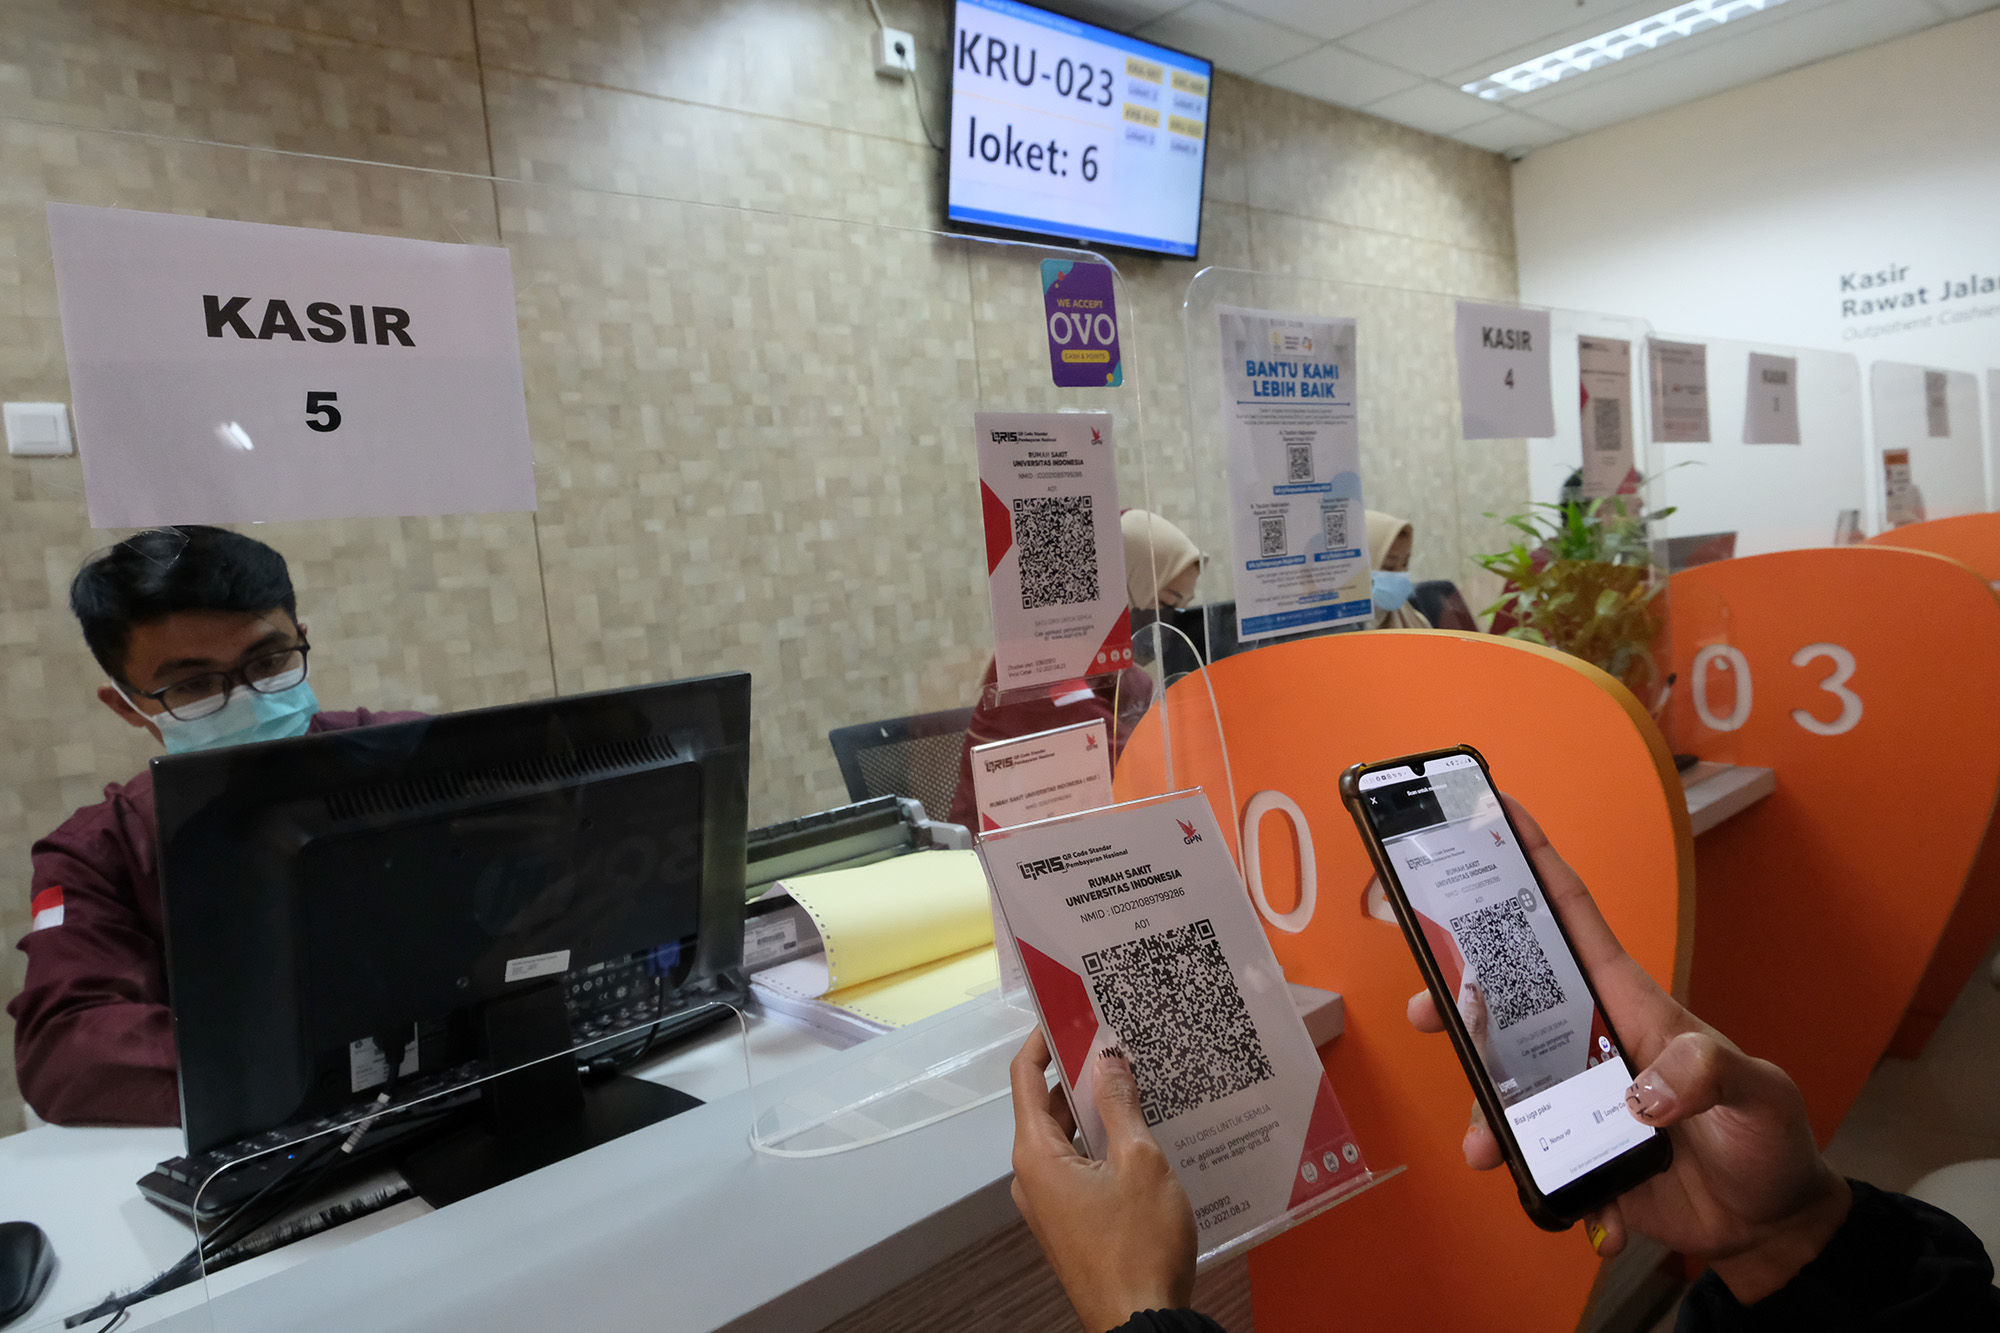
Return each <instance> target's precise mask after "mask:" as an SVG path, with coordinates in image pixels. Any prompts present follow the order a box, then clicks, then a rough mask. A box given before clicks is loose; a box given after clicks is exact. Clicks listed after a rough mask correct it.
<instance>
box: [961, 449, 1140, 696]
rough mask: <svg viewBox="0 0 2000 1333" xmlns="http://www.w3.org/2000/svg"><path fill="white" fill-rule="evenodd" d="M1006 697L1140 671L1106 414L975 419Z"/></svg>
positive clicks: (997, 653) (996, 642)
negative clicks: (1134, 666)
mask: <svg viewBox="0 0 2000 1333" xmlns="http://www.w3.org/2000/svg"><path fill="white" fill-rule="evenodd" d="M973 434H974V436H975V438H976V441H977V444H978V449H979V496H980V507H981V509H982V511H983V513H984V516H985V527H986V570H987V591H988V595H989V597H990V599H991V602H992V606H993V661H994V669H995V676H996V679H997V682H998V685H999V689H1000V692H1001V694H1002V695H1006V694H1008V693H1010V692H1012V691H1016V690H1022V689H1028V688H1031V687H1033V686H1036V685H1048V684H1057V683H1060V682H1062V681H1066V680H1078V679H1082V678H1084V677H1088V676H1102V675H1109V674H1111V673H1114V672H1117V671H1120V670H1123V669H1124V668H1125V667H1128V666H1130V665H1131V664H1132V618H1131V616H1130V615H1129V614H1128V607H1127V603H1126V593H1125V546H1124V538H1123V536H1122V535H1121V533H1120V531H1119V527H1118V473H1117V463H1116V458H1117V455H1116V451H1115V450H1114V449H1113V448H1112V444H1111V414H1110V413H1109V412H981V413H978V414H977V415H976V416H975V417H974V418H973Z"/></svg>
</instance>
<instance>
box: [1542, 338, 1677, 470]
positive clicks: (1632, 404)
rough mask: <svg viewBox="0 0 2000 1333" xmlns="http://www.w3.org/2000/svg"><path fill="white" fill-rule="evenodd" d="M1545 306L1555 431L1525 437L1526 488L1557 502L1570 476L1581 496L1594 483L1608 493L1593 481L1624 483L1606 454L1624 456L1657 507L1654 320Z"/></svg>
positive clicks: (1659, 459)
mask: <svg viewBox="0 0 2000 1333" xmlns="http://www.w3.org/2000/svg"><path fill="white" fill-rule="evenodd" d="M1526 308H1527V309H1538V307H1532V306H1530V307H1526ZM1547 313H1548V316H1549V380H1550V385H1551V387H1552V389H1553V390H1554V398H1555V424H1556V433H1555V435H1554V436H1553V437H1551V438H1549V439H1545V440H1541V439H1535V440H1529V441H1528V442H1527V446H1528V468H1529V478H1530V480H1529V486H1530V494H1531V495H1532V497H1533V498H1534V500H1535V501H1536V502H1537V503H1540V504H1554V503H1556V502H1558V501H1560V500H1562V499H1563V498H1564V488H1565V487H1567V486H1571V485H1572V484H1582V485H1583V486H1584V488H1585V494H1586V498H1595V496H1593V495H1591V494H1590V492H1592V491H1593V490H1594V491H1595V492H1596V493H1597V494H1606V493H1609V492H1607V491H1606V489H1605V486H1604V485H1602V484H1599V485H1595V486H1593V485H1592V484H1591V483H1593V482H1599V481H1600V480H1601V481H1602V482H1610V483H1611V484H1612V486H1613V487H1614V488H1615V486H1617V485H1619V484H1622V481H1620V482H1613V481H1612V478H1613V477H1614V476H1615V475H1616V474H1617V473H1618V471H1619V469H1618V467H1617V466H1616V465H1615V464H1614V463H1612V462H1611V459H1612V457H1615V458H1616V459H1617V461H1618V462H1625V461H1627V459H1628V458H1629V463H1630V467H1631V468H1632V469H1633V470H1636V471H1637V472H1638V473H1639V477H1640V485H1641V487H1642V493H1641V502H1642V503H1645V504H1647V505H1648V506H1649V507H1656V506H1657V505H1658V504H1659V496H1660V489H1661V486H1660V482H1659V480H1658V478H1659V477H1660V474H1661V472H1662V470H1663V469H1664V468H1665V466H1666V460H1665V458H1664V457H1663V455H1662V452H1661V446H1660V444H1659V442H1658V441H1656V440H1655V439H1654V438H1653V424H1652V423H1653V415H1652V399H1653V385H1652V376H1651V375H1650V374H1649V373H1648V370H1647V352H1646V347H1647V343H1648V341H1649V340H1650V339H1651V337H1652V336H1653V330H1652V326H1651V325H1649V324H1647V323H1646V321H1644V320H1642V319H1635V318H1630V317H1626V316H1620V315H1600V314H1592V313H1589V312H1586V311H1581V310H1550V311H1548V312H1547ZM1586 344H1588V345H1586ZM1586 358H1588V359H1589V362H1590V365H1589V369H1588V372H1587V373H1586V368H1585V360H1586ZM1621 394H1622V398H1621V397H1619V396H1618V395H1621ZM1613 404H1616V405H1615V406H1613ZM1586 417H1588V418H1589V421H1590V432H1589V438H1588V443H1586V438H1585V430H1584V421H1585V418H1586Z"/></svg>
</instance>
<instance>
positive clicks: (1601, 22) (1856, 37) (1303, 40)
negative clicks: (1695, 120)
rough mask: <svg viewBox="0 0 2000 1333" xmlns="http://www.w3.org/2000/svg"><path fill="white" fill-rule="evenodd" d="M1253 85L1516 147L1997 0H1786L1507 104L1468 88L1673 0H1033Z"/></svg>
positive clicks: (1508, 149) (1490, 145) (1524, 148)
mask: <svg viewBox="0 0 2000 1333" xmlns="http://www.w3.org/2000/svg"><path fill="white" fill-rule="evenodd" d="M1040 3H1044V4H1047V5H1048V6H1049V7H1050V8H1053V9H1059V10H1061V11H1063V12H1064V13H1067V14H1070V15H1072V16H1074V17H1076V18H1081V19H1086V20H1089V21H1091V22H1094V23H1100V24H1103V25H1105V26H1107V27H1112V28H1117V29H1118V30H1120V31H1122V32H1128V33H1132V34H1134V35H1135V36H1139V37H1144V38H1147V39H1149V40H1151V41H1156V42H1159V43H1160V44H1161V45H1163V46H1172V47H1177V48H1179V49H1181V50H1184V51H1191V52H1193V53H1195V54H1196V55H1201V56H1206V57H1207V58H1209V59H1211V60H1213V61H1214V62H1215V63H1216V64H1217V65H1218V66H1219V67H1220V68H1222V69H1226V70H1229V71H1230V72H1231V73H1235V74H1241V75H1244V76H1245V77H1247V78H1252V79H1255V80H1257V81H1258V82H1260V83H1267V84H1271V85H1273V86H1274V87H1279V88H1286V89H1290V90H1291V91H1292V92H1296V93H1304V94H1305V95H1307V96H1308V97H1316V98H1319V99H1320V100H1322V101H1326V102H1333V103H1337V104H1338V105H1340V106H1347V107H1354V108H1355V109H1357V110H1361V111H1366V112H1368V113H1369V114H1370V115H1374V116H1381V117H1382V118H1384V119H1385V120H1394V121H1399V122H1401V123H1402V124H1405V125H1411V126H1414V127H1415V128H1417V129H1420V130H1428V131H1429V132H1431V133H1433V134H1442V135H1445V136H1446V137H1448V138H1453V139H1459V140H1462V141H1464V142H1466V143H1469V144H1473V145H1475V146H1477V147H1480V148H1485V149H1490V150H1491V151H1493V152H1500V153H1508V154H1510V155H1512V156H1516V157H1518V156H1521V155H1522V154H1524V153H1527V152H1529V151H1532V150H1533V149H1536V148H1540V147H1542V146H1544V145H1546V144H1552V143H1555V142H1557V141H1558V140H1561V139H1567V138H1569V137H1570V136H1571V135H1574V134H1580V133H1582V132H1584V131H1586V130H1594V129H1599V128H1602V127H1603V126H1606V125H1611V124H1615V123H1616V122H1618V121H1621V120H1629V119H1631V118H1632V117H1634V116H1641V115H1645V114H1646V113H1647V112H1649V111H1659V110H1661V109H1663V108H1666V107H1670V106H1674V105H1676V104H1678V103H1681V102H1691V101H1693V100H1694V99H1696V98H1698V97H1706V96H1708V95H1709V94H1710V93H1718V92H1721V91H1722V90H1724V89H1725V88H1734V87H1736V86H1738V85H1739V84H1745V83H1751V82H1754V81H1755V80H1757V79H1761V78H1764V77H1766V76H1768V75H1772V74H1777V73H1780V72H1781V71H1784V70H1788V69H1793V68H1796V67H1797V66H1800V65H1809V64H1811V63H1813V62H1814V61H1817V60H1825V59H1827V58H1828V57H1829V56H1836V55H1840V54H1841V53H1842V52H1846V51H1853V50H1857V49H1859V48H1861V47H1864V46H1872V45H1874V44H1875V43H1876V42H1881V41H1887V40H1888V39H1889V38H1891V37H1899V36H1902V35H1903V34H1904V33H1910V32H1916V31H1917V30H1919V29H1921V28H1928V27H1931V26H1932V25H1933V24H1938V23H1944V22H1946V21H1948V20H1950V19H1954V18H1962V17H1964V16H1965V15H1968V14H1972V13H1976V12H1978V11H1979V10H1982V9H1990V8H1993V7H1994V6H1996V5H2000V0H1785V2H1784V3H1782V4H1779V5H1778V6H1777V7H1776V8H1771V9H1766V10H1764V11H1762V12H1761V13H1757V14H1754V15H1751V16H1749V17H1746V18H1740V19H1737V20H1735V21H1734V22H1731V23H1729V24H1727V25H1725V26H1722V27H1719V28H1713V29H1710V30H1708V31H1705V32H1700V33H1697V34H1695V35H1694V36H1692V37H1688V38H1685V39H1683V40H1681V41H1678V42H1673V43H1671V44H1669V45H1667V46H1665V47H1663V48H1662V49H1659V50H1656V51H1650V52H1647V53H1645V54H1643V55H1638V56H1631V57H1628V58H1626V59H1624V60H1620V61H1617V62H1614V63H1612V64H1609V65H1605V66H1602V67H1600V68H1598V69H1594V70H1591V71H1590V72H1589V73H1587V74H1578V75H1574V76H1572V77H1570V78H1567V79H1564V80H1562V81H1561V82H1559V83H1555V84H1552V85H1550V86H1548V87H1545V88H1538V89H1536V90H1535V91H1534V92H1531V93H1523V94H1520V95H1517V96H1514V97H1510V98H1508V99H1506V100H1505V101H1504V102H1489V101H1483V100H1481V99H1480V98H1477V97H1473V96H1470V95H1468V94H1466V93H1462V92H1460V91H1459V85H1460V84H1464V83H1470V82H1472V81H1473V80H1474V79H1478V78H1482V77H1484V76H1486V75H1488V74H1491V73H1494V72H1495V71H1497V70H1502V69H1506V68H1507V67H1509V66H1511V65H1515V64H1519V63H1520V62H1521V61H1524V60H1527V59H1530V58H1531V57H1534V56H1539V55H1542V54H1544V53H1546V52H1549V51H1553V50H1557V49H1560V48H1562V47H1565V46H1568V45H1570V44H1571V43H1574V42H1580V41H1582V40H1584V39H1585V38H1587V37H1594V36H1596V35H1597V34H1598V33H1601V32H1605V31H1608V30H1609V29H1612V28H1616V27H1619V26H1621V25H1623V24H1626V23H1630V22H1632V21H1633V20H1635V19H1641V18H1645V17H1646V16H1647V15H1650V14H1655V13H1658V12H1660V11H1661V10H1662V9H1666V8H1669V7H1670V6H1669V0H1040Z"/></svg>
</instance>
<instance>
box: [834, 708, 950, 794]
mask: <svg viewBox="0 0 2000 1333" xmlns="http://www.w3.org/2000/svg"><path fill="white" fill-rule="evenodd" d="M971 721H972V710H971V709H970V708H947V709H945V710H943V711H942V712H936V713H917V714H914V715H912V716H910V717H890V718H884V719H882V720H881V721H879V722H858V723H856V724H854V725H853V726H850V727H835V728H834V729H833V730H831V731H829V732H827V734H826V738H827V740H828V741H829V742H831V743H832V745H833V757H834V759H835V760H836V761H837V762H838V763H839V764H840V776H841V779H842V780H843V781H844V782H846V783H847V795H848V799H850V800H855V801H865V800H868V799H869V798H870V797H874V796H914V797H915V798H916V799H917V800H918V801H919V802H921V803H922V805H923V807H924V813H925V814H927V815H929V816H930V817H931V818H932V819H935V820H948V819H950V818H951V798H952V795H953V793H954V792H956V791H957V790H958V765H959V758H960V755H961V752H962V751H963V750H964V748H965V729H966V727H967V725H969V724H970V723H971Z"/></svg>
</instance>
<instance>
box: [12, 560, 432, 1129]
mask: <svg viewBox="0 0 2000 1333" xmlns="http://www.w3.org/2000/svg"><path fill="white" fill-rule="evenodd" d="M69 601H70V610H72V611H73V612H75V613H76V618H77V620H78V622H79V623H80V624H81V625H82V627H83V638H84V642H85V643H86V644H88V645H89V647H90V652H91V656H93V657H95V658H96V659H97V664H98V665H99V666H101V667H102V668H104V674H105V675H106V676H108V677H109V678H110V679H109V681H108V682H107V683H106V684H104V685H101V686H99V687H98V690H97V697H98V699H99V700H100V701H102V702H103V704H104V706H105V707H106V708H108V709H110V710H111V711H112V712H113V713H115V714H116V715H117V716H118V717H119V718H120V719H121V720H122V721H124V722H125V723H126V724H127V725H128V726H133V727H138V728H140V729H141V730H143V731H145V732H147V733H148V734H150V735H151V736H152V737H153V738H154V739H155V740H157V741H159V742H160V743H161V744H163V745H165V746H166V748H167V750H168V751H169V752H170V753H174V754H180V753H184V752H186V751H189V750H207V749H214V748H217V747H219V746H225V745H240V744H243V743H244V742H246V741H263V740H274V739H277V738H279V737H285V736H298V735H302V734H304V733H306V732H308V731H336V730H341V729H344V728H348V727H358V726H367V725H369V724H370V723H375V722H394V721H401V720H403V719H405V718H411V717H416V716H419V714H415V713H371V712H368V711H366V710H362V711H359V712H353V713H322V712H321V711H320V709H319V701H318V700H317V699H315V698H314V697H313V691H312V686H311V685H310V684H308V683H307V681H306V663H307V658H308V657H309V656H310V653H311V645H310V644H308V642H307V641H306V627H305V626H304V625H302V624H300V623H299V621H298V617H297V602H296V600H295V598H294V597H293V595H292V580H291V575H290V574H289V573H288V572H287V571H286V569H285V559H284V557H283V556H281V555H279V554H278V553H277V552H276V551H274V550H272V549H271V548H270V547H268V546H266V545H264V544H263V543H262V542H259V541H253V540H251V539H250V538H248V537H245V536H242V535H240V534H238V533H234V532H227V531H224V530H223V529H220V528H209V527H181V528H161V529H155V530H153V531H149V532H142V533H140V534H138V535H137V536H135V537H130V538H127V539H126V540H125V541H122V542H120V543H118V544H117V545H116V546H113V547H112V548H111V549H110V550H108V551H105V552H103V553H102V554H100V555H97V556H94V557H92V558H91V559H90V560H89V561H88V562H86V563H85V564H84V566H83V568H82V569H81V570H79V571H78V572H77V575H76V579H75V581H74V582H72V583H71V584H70V594H69ZM153 853H154V820H153V779H152V775H151V774H150V773H141V774H139V776H137V777H135V778H133V779H132V780H131V781H130V782H127V783H125V784H123V785H122V786H121V785H118V784H115V783H114V784H113V785H111V786H109V787H106V788H105V789H104V799H103V800H102V801H100V802H98V803H97V804H96V805H91V806H86V807H85V808H83V809H81V810H79V811H77V812H76V813H75V814H73V815H71V816H70V817H69V819H68V820H66V821H64V823H63V825H62V827H60V828H58V829H57V830H56V831H55V832H53V833H51V834H49V835H48V836H47V837H45V838H43V839H42V840H41V841H40V842H37V843H36V844H35V846H34V853H33V855H34V878H33V881H32V884H31V887H30V889H29V893H30V894H31V896H32V905H31V907H30V912H31V914H32V920H31V922H30V925H29V927H28V933H27V934H26V935H24V936H23V937H22V938H21V943H20V948H21V951H22V952H23V953H25V954H27V956H28V978H27V984H26V985H25V986H24V987H23V988H22V990H21V993H20V994H19V995H17V996H15V997H14V999H13V1000H12V1001H11V1002H9V1004H8V1005H7V1012H8V1013H9V1014H11V1015H12V1016H13V1018H14V1024H15V1026H14V1068H15V1072H16V1073H17V1074H18V1075H19V1078H20V1082H21V1092H22V1094H23V1095H24V1096H25V1097H26V1098H27V1100H28V1104H29V1105H30V1106H32V1107H34V1109H35V1111H36V1113H37V1114H39V1115H41V1116H42V1118H43V1119H45V1120H49V1121H52V1122H54V1123H56V1124H96V1125H172V1124H177V1123H179V1121H180V1098H179V1092H178V1089H177V1085H176V1077H175V1061H174V1035H173V1025H172V1022H171V1020H170V1018H169V1017H168V1012H167V979H166V942H165V936H164V934H163V933H162V930H161V924H160V882H159V878H158V871H157V868H156V867H155V865H154V855H153Z"/></svg>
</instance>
